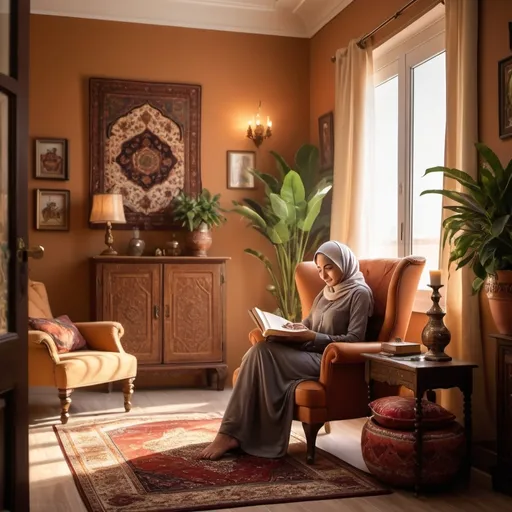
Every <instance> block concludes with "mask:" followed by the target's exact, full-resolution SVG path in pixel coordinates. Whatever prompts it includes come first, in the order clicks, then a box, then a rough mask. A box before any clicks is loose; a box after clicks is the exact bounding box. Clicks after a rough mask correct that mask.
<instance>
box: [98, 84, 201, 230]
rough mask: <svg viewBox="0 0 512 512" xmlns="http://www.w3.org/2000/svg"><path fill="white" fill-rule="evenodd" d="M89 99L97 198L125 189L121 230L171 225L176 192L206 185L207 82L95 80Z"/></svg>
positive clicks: (194, 190)
mask: <svg viewBox="0 0 512 512" xmlns="http://www.w3.org/2000/svg"><path fill="white" fill-rule="evenodd" d="M89 102H90V103H89V111H90V178H91V184H90V185H91V189H90V191H91V202H92V195H93V194H96V193H101V192H109V193H120V194H122V195H123V200H124V210H125V216H126V221H127V223H126V224H124V225H123V224H121V225H119V226H118V227H119V228H121V229H131V228H132V226H134V225H138V226H141V227H145V228H146V229H166V228H169V227H170V225H171V220H170V215H169V214H170V203H171V201H172V199H173V198H174V196H175V195H176V194H178V192H179V191H180V190H183V191H184V192H186V193H188V194H194V193H197V192H199V191H200V190H201V166H200V147H201V86H200V85H192V84H171V83H154V82H138V81H130V80H115V79H108V78H91V79H90V81H89ZM89 225H90V227H91V228H98V227H100V228H101V225H98V224H89Z"/></svg>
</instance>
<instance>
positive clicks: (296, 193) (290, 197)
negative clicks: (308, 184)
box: [281, 171, 306, 205]
mask: <svg viewBox="0 0 512 512" xmlns="http://www.w3.org/2000/svg"><path fill="white" fill-rule="evenodd" d="M281 198H282V199H284V200H285V201H286V202H287V203H292V204H294V205H298V204H299V203H300V202H301V201H304V199H305V198H306V192H305V190H304V185H303V183H302V180H301V179H300V176H299V174H298V173H297V172H296V171H290V172H289V173H288V174H287V175H286V176H285V178H284V180H283V186H282V187H281Z"/></svg>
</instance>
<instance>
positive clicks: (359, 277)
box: [313, 240, 373, 316]
mask: <svg viewBox="0 0 512 512" xmlns="http://www.w3.org/2000/svg"><path fill="white" fill-rule="evenodd" d="M317 254H323V255H324V256H327V257H328V258H329V259H330V260H331V261H332V262H333V263H334V264H335V265H337V266H338V268H339V269H340V270H341V272H342V273H343V276H342V278H341V281H340V282H339V283H338V284H336V285H334V286H325V287H324V297H325V298H326V299H327V300H338V299H341V298H342V297H345V296H346V295H349V294H351V293H352V292H354V291H355V290H357V289H359V288H365V289H366V290H368V292H369V293H370V297H371V301H370V307H369V309H368V316H372V314H373V293H372V290H371V288H370V287H369V286H368V285H367V284H366V281H365V280H364V276H363V273H362V272H361V271H360V270H359V261H358V260H357V258H356V255H355V254H354V253H353V252H352V251H351V250H350V249H349V248H348V247H347V246H346V245H344V244H341V243H340V242H336V241H334V240H331V241H329V242H325V243H324V244H322V245H321V246H320V247H319V248H318V250H317V251H316V252H315V256H314V257H313V260H314V261H316V256H317Z"/></svg>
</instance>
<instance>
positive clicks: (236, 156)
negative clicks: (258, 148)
mask: <svg viewBox="0 0 512 512" xmlns="http://www.w3.org/2000/svg"><path fill="white" fill-rule="evenodd" d="M227 156H228V158H227V160H228V188H240V189H250V188H255V184H254V176H253V175H252V174H251V173H250V172H249V169H254V168H255V166H256V152H255V151H228V154H227Z"/></svg>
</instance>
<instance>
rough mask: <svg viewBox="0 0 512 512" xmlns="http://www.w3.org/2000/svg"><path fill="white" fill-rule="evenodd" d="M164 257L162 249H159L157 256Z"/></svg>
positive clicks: (156, 252)
mask: <svg viewBox="0 0 512 512" xmlns="http://www.w3.org/2000/svg"><path fill="white" fill-rule="evenodd" d="M162 255H163V253H162V249H157V250H156V251H155V256H162Z"/></svg>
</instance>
